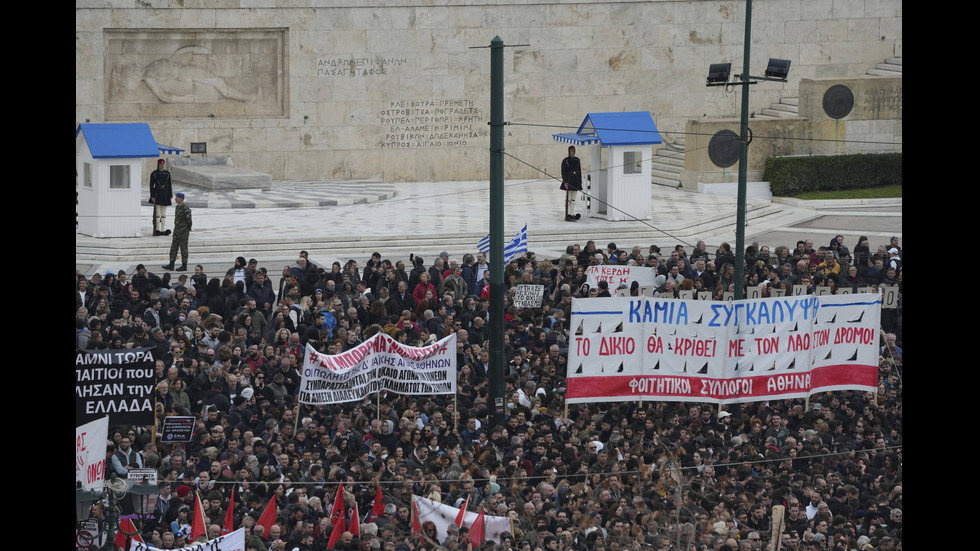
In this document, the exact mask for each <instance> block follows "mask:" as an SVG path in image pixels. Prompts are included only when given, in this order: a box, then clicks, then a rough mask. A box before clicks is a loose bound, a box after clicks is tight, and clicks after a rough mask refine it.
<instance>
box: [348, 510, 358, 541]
mask: <svg viewBox="0 0 980 551" xmlns="http://www.w3.org/2000/svg"><path fill="white" fill-rule="evenodd" d="M347 531H348V532H350V533H351V534H354V537H355V538H360V537H361V519H360V512H359V511H358V510H357V502H354V516H353V517H351V519H350V528H349V529H348V530H347Z"/></svg>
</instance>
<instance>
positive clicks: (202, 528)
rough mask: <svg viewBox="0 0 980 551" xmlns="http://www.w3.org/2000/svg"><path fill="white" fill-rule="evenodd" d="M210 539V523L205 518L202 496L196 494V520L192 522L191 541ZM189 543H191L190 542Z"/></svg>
mask: <svg viewBox="0 0 980 551" xmlns="http://www.w3.org/2000/svg"><path fill="white" fill-rule="evenodd" d="M201 536H204V537H205V539H207V537H208V521H207V519H205V518H204V506H202V505H201V494H200V493H199V492H194V518H193V520H191V538H190V541H191V542H194V541H197V538H199V537H201ZM188 543H189V542H188Z"/></svg>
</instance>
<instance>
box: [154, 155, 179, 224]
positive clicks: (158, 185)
mask: <svg viewBox="0 0 980 551" xmlns="http://www.w3.org/2000/svg"><path fill="white" fill-rule="evenodd" d="M165 167H166V161H164V160H163V159H159V160H157V169H156V170H154V171H153V172H151V173H150V203H153V236H154V237H156V236H158V235H170V230H168V229H167V207H169V206H170V204H171V202H170V198H171V197H173V194H174V192H173V185H172V184H171V180H170V171H169V170H167V169H166V168H165Z"/></svg>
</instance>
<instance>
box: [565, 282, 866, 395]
mask: <svg viewBox="0 0 980 551" xmlns="http://www.w3.org/2000/svg"><path fill="white" fill-rule="evenodd" d="M880 318H881V297H880V296H879V295H869V294H854V295H829V296H823V297H816V296H812V295H811V296H801V297H779V298H766V299H757V300H742V301H732V302H728V301H695V300H670V299H658V298H650V297H628V298H618V297H612V298H593V299H575V300H573V301H572V317H571V327H572V336H571V342H570V343H569V347H568V387H567V392H566V401H567V402H568V403H588V402H596V401H600V402H612V401H633V400H660V401H677V402H712V403H732V402H754V401H761V400H770V399H786V398H801V397H806V396H808V395H810V394H814V393H816V392H823V391H831V390H863V391H874V390H875V389H876V388H877V384H878V328H879V326H880Z"/></svg>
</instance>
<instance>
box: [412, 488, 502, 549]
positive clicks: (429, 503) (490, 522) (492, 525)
mask: <svg viewBox="0 0 980 551" xmlns="http://www.w3.org/2000/svg"><path fill="white" fill-rule="evenodd" d="M414 498H415V506H416V508H417V509H418V512H419V522H420V523H422V522H427V521H430V520H431V521H432V523H433V524H435V525H436V537H437V538H439V541H445V540H446V533H447V532H446V529H447V528H449V525H450V524H455V523H456V517H457V516H458V515H459V513H460V511H461V510H460V509H457V508H456V507H453V506H452V505H445V504H443V503H439V502H438V501H433V500H431V499H428V498H425V497H421V496H414ZM478 516H479V513H474V512H472V511H465V512H464V514H463V527H465V528H466V529H471V527H472V526H473V523H474V522H476V519H477V517H478ZM483 518H484V524H483V525H484V533H483V538H484V540H485V541H497V542H499V541H500V535H501V534H503V533H504V532H508V533H509V532H510V530H511V527H510V519H508V518H507V517H497V516H490V515H484V517H483ZM474 547H475V546H474Z"/></svg>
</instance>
